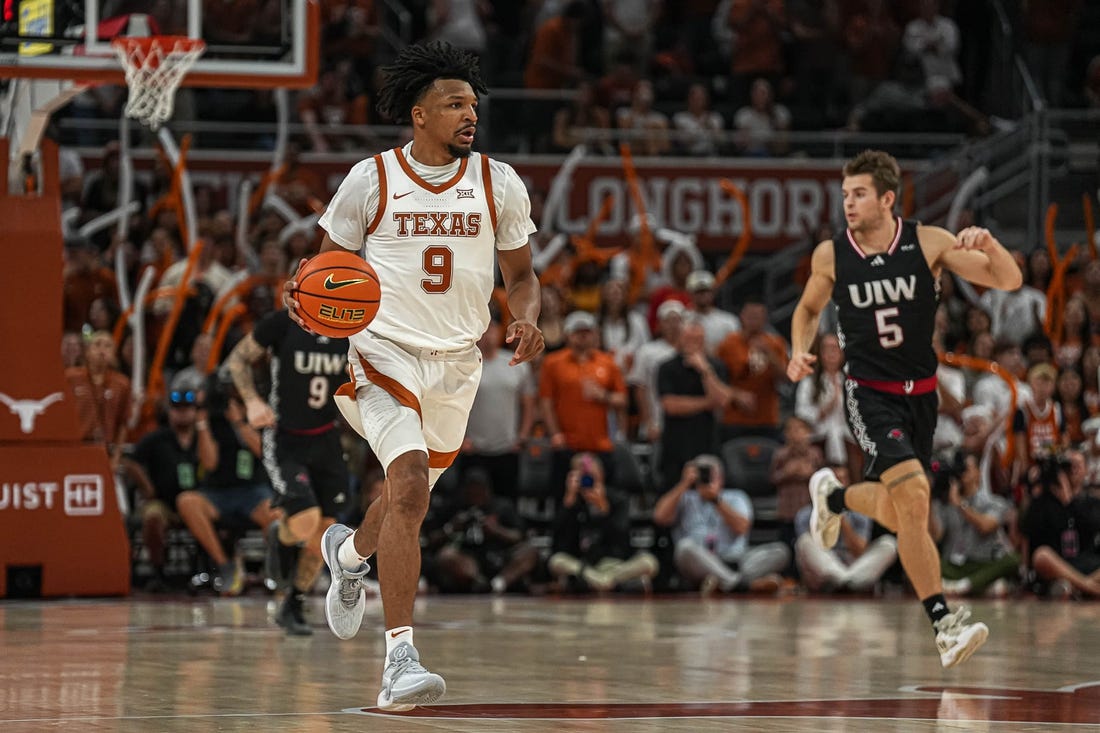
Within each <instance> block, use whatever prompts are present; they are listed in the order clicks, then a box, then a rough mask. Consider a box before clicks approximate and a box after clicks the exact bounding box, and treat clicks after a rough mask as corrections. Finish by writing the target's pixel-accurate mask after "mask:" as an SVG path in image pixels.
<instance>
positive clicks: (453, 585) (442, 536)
mask: <svg viewBox="0 0 1100 733" xmlns="http://www.w3.org/2000/svg"><path fill="white" fill-rule="evenodd" d="M461 495H462V500H461V501H459V502H457V505H455V506H453V507H451V509H450V511H446V510H444V512H442V514H443V522H441V523H439V524H441V526H440V528H439V529H438V530H436V531H429V532H428V533H427V535H428V547H429V548H432V549H437V550H438V551H437V552H436V554H435V557H434V562H432V563H429V564H426V574H427V575H429V576H434V577H433V578H432V580H434V582H435V584H436V585H437V586H438V587H439V589H440V590H441V591H443V592H445V593H471V592H472V593H484V592H486V591H489V590H492V591H493V592H494V593H503V592H504V591H505V590H507V589H508V588H511V587H513V586H515V585H517V584H521V583H523V582H525V581H529V580H530V577H531V571H532V570H534V569H535V566H536V565H537V564H538V559H539V556H538V550H537V549H535V548H534V547H533V546H532V545H531V544H530V543H528V542H526V541H524V537H523V523H522V520H521V519H520V517H519V514H518V513H517V512H516V509H515V507H514V506H513V504H512V502H511V501H510V500H508V499H505V498H503V497H498V496H493V492H492V481H491V480H490V478H489V474H488V473H487V472H486V471H485V470H484V469H481V468H471V469H470V470H469V471H467V472H466V474H465V475H464V476H463V478H462V490H461ZM436 523H437V522H435V521H433V518H432V517H429V518H427V519H425V525H426V526H432V525H433V524H436Z"/></svg>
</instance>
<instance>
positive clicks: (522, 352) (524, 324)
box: [504, 320, 546, 366]
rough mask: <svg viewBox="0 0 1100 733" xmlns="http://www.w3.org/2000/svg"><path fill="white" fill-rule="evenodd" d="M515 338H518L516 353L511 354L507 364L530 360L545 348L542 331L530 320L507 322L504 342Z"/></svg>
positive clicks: (511, 364) (510, 341) (513, 364)
mask: <svg viewBox="0 0 1100 733" xmlns="http://www.w3.org/2000/svg"><path fill="white" fill-rule="evenodd" d="M517 339H519V345H518V346H516V353H515V355H514V356H512V360H511V361H510V362H508V365H509V366H515V365H516V364H522V363H523V362H525V361H531V360H532V359H534V358H535V357H536V356H538V355H539V354H541V353H542V350H543V349H544V348H546V342H545V341H544V340H543V338H542V331H540V330H539V327H538V326H536V325H535V324H534V323H531V321H524V320H515V321H512V322H511V323H510V324H508V332H507V335H506V336H505V337H504V342H505V343H508V344H510V343H513V342H515V341H516V340H517Z"/></svg>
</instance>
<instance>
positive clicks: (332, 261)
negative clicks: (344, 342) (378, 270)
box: [294, 252, 382, 338]
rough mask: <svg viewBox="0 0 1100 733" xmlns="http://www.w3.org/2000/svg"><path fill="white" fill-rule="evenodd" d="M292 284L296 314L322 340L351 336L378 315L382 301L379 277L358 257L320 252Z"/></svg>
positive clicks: (348, 254)
mask: <svg viewBox="0 0 1100 733" xmlns="http://www.w3.org/2000/svg"><path fill="white" fill-rule="evenodd" d="M294 280H295V281H296V282H297V283H298V288H297V289H296V290H295V291H294V297H295V299H296V300H297V301H298V313H299V314H300V315H301V316H302V320H303V321H305V323H306V325H307V326H309V327H310V329H311V330H313V331H314V332H316V333H319V334H321V335H322V336H330V337H332V338H343V337H345V336H350V335H352V334H353V333H357V332H358V331H362V330H363V328H364V327H366V325H367V324H368V323H370V322H371V320H373V319H374V316H375V314H377V313H378V303H379V301H380V300H381V298H382V288H381V285H380V284H379V282H378V275H377V274H375V272H374V268H373V267H371V266H370V264H369V263H368V262H367V261H366V260H364V259H363V258H362V257H360V256H359V255H357V254H353V253H351V252H323V253H321V254H319V255H317V256H316V257H313V258H311V259H310V260H309V261H308V262H306V263H305V264H304V265H302V267H301V269H300V270H298V274H297V275H296V276H295V277H294Z"/></svg>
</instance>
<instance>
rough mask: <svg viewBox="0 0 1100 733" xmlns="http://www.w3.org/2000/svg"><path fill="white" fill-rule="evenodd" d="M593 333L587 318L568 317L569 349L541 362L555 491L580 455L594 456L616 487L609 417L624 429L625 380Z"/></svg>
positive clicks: (585, 314)
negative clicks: (584, 452) (613, 414)
mask: <svg viewBox="0 0 1100 733" xmlns="http://www.w3.org/2000/svg"><path fill="white" fill-rule="evenodd" d="M597 329H598V324H597V323H596V318H595V316H593V315H592V314H591V313H588V312H586V311H574V312H573V313H570V314H569V315H568V316H566V318H565V324H564V326H563V330H564V331H565V338H566V345H567V348H565V349H562V350H561V351H557V352H554V353H552V354H548V355H547V356H546V359H545V360H544V361H543V363H542V372H541V375H540V379H539V397H540V399H541V402H542V413H543V419H544V420H545V422H546V428H547V432H548V433H549V434H550V445H551V447H553V448H554V466H553V473H552V474H551V482H552V483H551V486H553V487H555V489H557V490H559V491H560V490H561V489H564V487H565V475H566V473H568V471H569V463H570V461H571V460H572V458H573V454H575V453H578V452H581V451H587V452H590V453H595V454H596V455H598V456H599V458H600V461H601V462H602V463H603V469H604V476H605V477H606V478H607V481H608V483H610V484H613V483H614V477H613V475H611V472H612V462H611V450H612V448H613V447H614V443H613V442H612V437H611V429H610V427H609V418H610V417H611V415H612V413H613V411H614V413H617V414H615V417H616V422H617V424H618V425H620V426H621V425H623V413H624V412H625V408H626V381H625V380H624V379H623V374H622V372H621V371H620V370H619V367H618V365H617V364H616V363H615V358H614V357H613V356H612V355H611V354H608V353H607V352H604V351H600V350H599V349H597V348H596V344H597V341H598V338H597V334H598V330H597Z"/></svg>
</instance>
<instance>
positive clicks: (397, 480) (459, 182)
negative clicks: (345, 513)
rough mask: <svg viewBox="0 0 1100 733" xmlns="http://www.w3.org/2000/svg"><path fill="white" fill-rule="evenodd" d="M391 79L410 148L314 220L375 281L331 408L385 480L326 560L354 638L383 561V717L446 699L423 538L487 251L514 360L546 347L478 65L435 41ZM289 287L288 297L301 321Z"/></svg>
mask: <svg viewBox="0 0 1100 733" xmlns="http://www.w3.org/2000/svg"><path fill="white" fill-rule="evenodd" d="M385 72H386V82H385V85H384V86H383V87H382V90H381V93H380V95H379V105H378V106H379V108H380V109H381V110H382V111H383V112H384V113H385V114H386V115H387V116H389V117H390V118H391V119H393V120H394V121H396V122H398V123H405V124H411V126H412V129H413V141H412V143H410V144H408V145H405V146H404V147H403V148H396V149H394V150H387V151H386V152H384V153H381V154H379V155H376V156H374V157H373V158H368V159H366V160H363V161H361V162H360V163H359V164H357V165H356V166H355V167H354V168H352V170H351V172H350V173H349V174H348V176H347V178H345V179H344V182H343V183H342V184H341V185H340V189H339V190H338V191H337V192H336V195H335V196H334V197H333V199H332V201H331V203H330V204H329V206H328V209H327V210H326V211H325V214H324V216H322V217H321V221H320V224H321V227H322V228H324V230H325V231H326V233H327V234H326V236H325V237H324V240H323V242H322V245H321V252H326V251H331V250H339V249H341V248H343V249H348V250H351V251H356V252H358V251H360V250H361V249H362V251H363V254H364V257H365V258H366V260H367V261H368V262H369V263H370V264H371V265H372V266H373V267H374V269H375V270H376V271H377V273H378V279H379V281H380V283H381V287H382V299H381V307H380V308H379V311H378V315H377V316H376V317H375V319H374V320H373V321H372V322H371V324H370V325H369V326H368V327H367V328H366V329H364V330H363V331H361V332H359V333H357V334H355V335H354V336H352V337H351V338H350V344H351V349H350V351H349V362H350V366H351V371H352V377H353V381H352V382H351V383H349V384H348V385H345V388H342V389H341V390H340V391H338V392H337V397H336V401H337V404H338V405H340V408H341V411H342V412H343V413H344V416H345V417H346V418H347V419H348V421H349V423H350V424H351V425H352V426H353V427H354V428H355V429H356V430H357V431H358V432H359V433H360V434H361V435H363V437H365V438H366V439H367V441H368V442H369V443H370V445H371V448H372V449H373V450H374V452H375V454H376V455H377V456H378V459H379V460H380V461H381V463H382V465H383V467H384V468H385V470H386V484H385V490H384V491H383V494H382V497H381V498H380V499H378V500H377V501H375V502H374V503H373V504H372V505H371V507H370V509H369V510H368V512H367V516H366V518H365V519H364V520H363V523H362V524H361V525H360V527H359V529H358V530H357V531H354V532H353V531H352V530H351V529H350V528H348V527H345V526H343V525H340V524H336V525H333V526H332V527H330V528H329V530H328V531H327V532H326V533H325V535H324V537H323V539H322V543H321V544H322V547H321V551H322V555H323V557H324V559H325V562H326V564H327V565H328V567H329V570H330V571H331V573H332V586H331V587H330V588H329V592H328V597H327V598H326V606H325V616H326V618H327V619H328V623H329V627H330V628H331V629H332V631H333V633H335V634H336V635H337V636H339V637H340V638H342V639H349V638H351V637H352V636H354V635H355V634H356V632H357V631H358V630H359V626H360V623H361V622H362V619H363V611H364V606H365V603H366V599H365V594H364V592H363V589H362V587H361V585H362V578H363V575H364V573H366V571H367V568H368V566H367V564H366V560H367V558H369V557H370V556H371V555H372V554H374V552H375V551H376V550H377V552H378V580H379V584H380V586H381V592H382V605H383V609H384V614H385V621H386V631H385V638H386V664H385V668H384V671H383V674H382V691H381V693H380V694H379V696H378V706H379V707H380V708H383V709H385V710H408V709H410V708H412V707H413V706H415V705H423V704H428V703H431V702H434V701H435V700H438V699H439V698H440V697H441V696H442V695H443V693H444V692H445V690H446V686H445V684H444V682H443V678H442V677H440V676H439V675H437V674H433V673H431V672H429V671H428V670H426V669H425V668H424V667H423V666H422V665H421V664H420V661H419V654H418V653H417V651H416V648H415V647H414V646H413V629H412V620H413V619H412V616H413V601H414V599H415V596H416V587H417V581H418V580H419V576H420V542H419V533H420V524H421V522H422V520H423V518H424V514H425V512H426V511H427V508H428V492H429V491H430V490H431V487H432V486H434V484H435V482H436V480H437V479H438V478H439V476H440V475H441V474H442V473H443V471H444V470H445V469H446V468H447V467H448V466H449V465H450V464H451V461H453V460H454V458H455V456H456V455H457V454H458V450H459V447H460V446H461V444H462V439H463V435H464V433H465V430H466V419H467V417H468V415H469V413H470V407H471V404H472V403H473V399H474V394H475V392H476V391H477V386H478V381H479V379H480V377H481V355H480V352H479V351H478V349H477V346H476V342H477V340H478V338H479V337H480V336H481V334H482V333H483V332H484V331H485V329H486V327H487V326H488V324H489V306H488V303H489V299H490V295H491V292H492V289H493V274H494V269H493V263H494V254H496V260H497V262H499V264H500V269H501V273H502V274H503V276H504V284H505V287H506V289H507V294H508V308H509V310H510V311H511V313H512V315H513V316H514V318H515V320H514V321H513V322H512V324H511V325H510V326H509V327H508V330H507V335H506V340H507V341H508V342H509V343H512V344H515V345H516V350H515V356H514V358H513V359H512V361H511V363H512V364H519V363H522V362H525V361H529V360H531V359H532V358H534V357H535V356H537V355H538V354H539V353H540V352H541V351H542V349H543V338H542V333H541V332H540V331H539V329H538V327H537V326H536V323H537V321H538V316H539V285H538V279H537V278H536V276H535V273H534V271H533V270H532V268H531V250H530V247H528V245H527V239H528V237H529V236H530V235H531V234H532V233H533V232H534V231H535V226H534V224H533V223H532V222H531V217H530V201H529V199H528V197H527V191H526V189H525V188H524V186H523V183H522V182H521V181H520V179H519V177H518V176H517V175H516V173H515V171H514V170H512V168H511V167H510V166H508V165H505V164H503V163H498V162H497V161H493V160H489V158H487V157H485V156H484V155H481V154H479V153H475V152H473V151H472V145H473V142H474V133H475V129H476V125H477V101H478V94H484V93H485V92H486V91H487V90H486V88H485V85H484V84H483V83H482V81H481V77H480V72H479V70H478V65H477V60H476V57H474V56H473V55H472V54H470V53H467V52H465V51H460V50H457V49H455V48H453V47H452V46H449V45H447V44H444V43H433V44H427V45H414V46H409V47H407V48H406V49H404V50H403V51H402V52H401V53H400V55H399V56H398V58H397V60H396V62H395V63H394V64H393V65H392V66H390V67H388V68H386V69H385ZM364 245H365V246H364ZM332 286H335V287H339V286H340V283H333V284H332ZM332 286H329V287H332ZM294 287H295V283H293V282H291V283H288V285H287V297H286V298H285V300H287V301H288V303H287V307H288V308H290V309H291V313H292V315H293V317H294V319H295V320H296V321H297V322H298V323H299V325H302V322H301V319H300V317H299V316H298V314H297V313H296V304H295V303H294V302H293V299H292V298H291V297H289V294H290V293H291V291H292V290H293V288H294ZM303 327H304V326H303Z"/></svg>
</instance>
